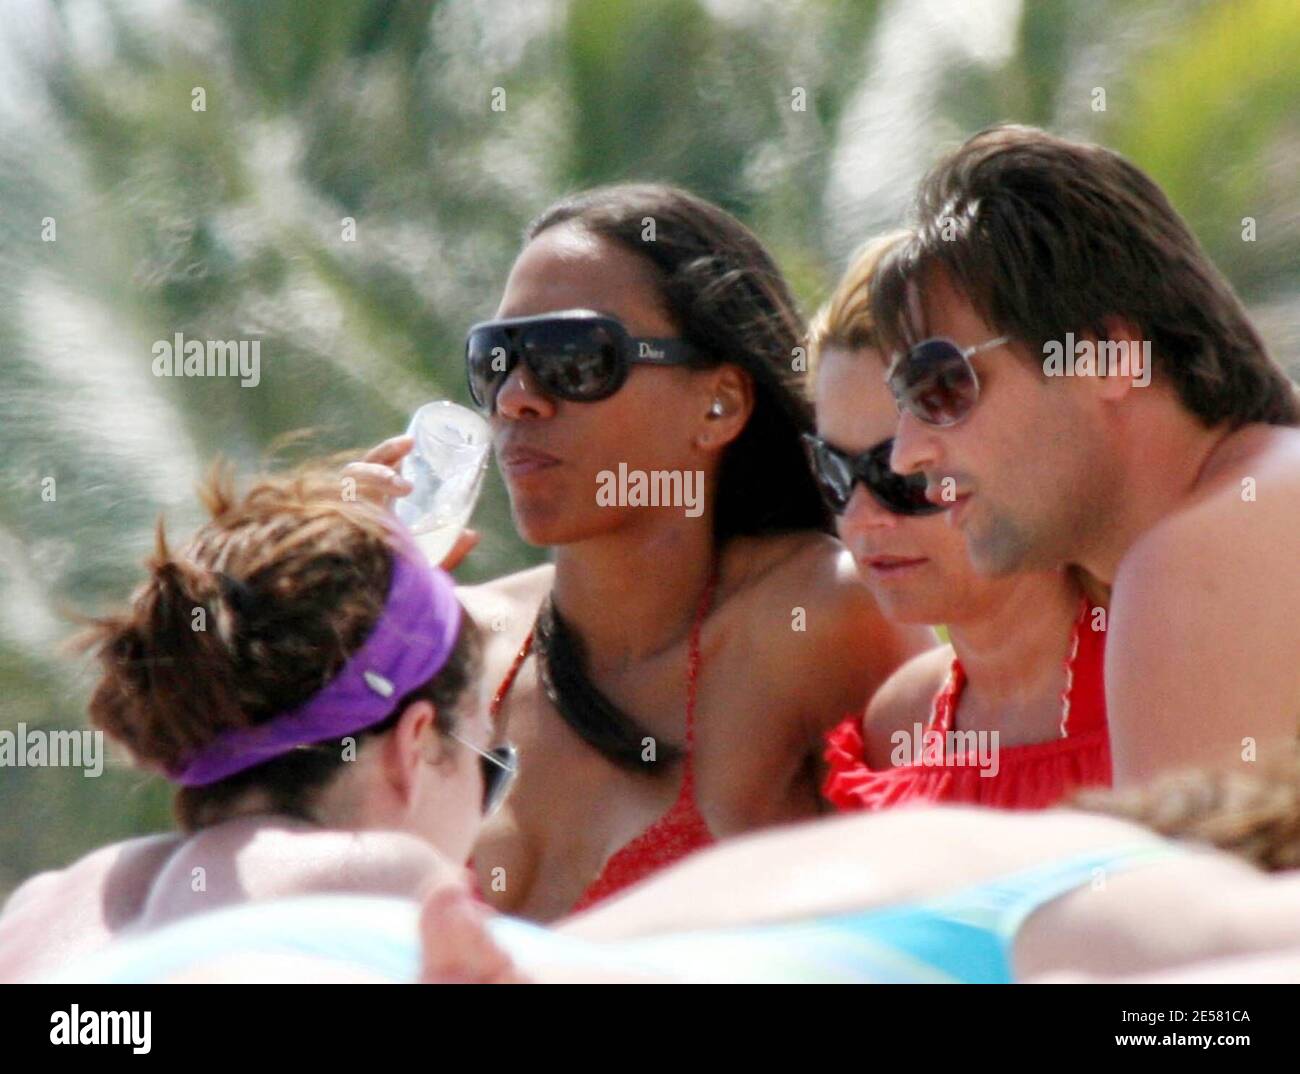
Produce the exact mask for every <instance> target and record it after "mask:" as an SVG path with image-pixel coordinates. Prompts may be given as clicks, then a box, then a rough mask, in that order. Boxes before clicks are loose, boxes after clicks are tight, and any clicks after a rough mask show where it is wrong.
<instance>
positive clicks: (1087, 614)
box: [805, 234, 1111, 809]
mask: <svg viewBox="0 0 1300 1074" xmlns="http://www.w3.org/2000/svg"><path fill="white" fill-rule="evenodd" d="M903 237H904V236H903V235H902V234H894V235H887V236H884V237H882V238H880V239H878V240H876V241H875V242H873V243H872V244H870V245H869V246H868V247H866V248H865V250H864V251H863V252H862V253H861V254H860V255H859V256H858V258H857V259H856V260H855V262H854V264H853V265H852V267H851V268H850V269H849V271H848V273H847V275H846V276H845V278H844V280H843V281H842V282H841V284H840V285H839V287H838V289H837V290H836V292H835V294H834V296H833V297H832V298H831V299H830V301H829V302H828V303H827V305H826V306H825V307H824V308H823V309H822V310H821V311H820V312H819V313H818V315H817V317H816V318H815V319H814V322H813V324H812V326H811V329H810V337H809V354H810V370H811V373H810V377H811V383H812V387H813V393H814V397H815V404H816V415H817V433H816V435H810V436H807V437H806V438H805V446H806V450H807V453H808V458H809V462H810V464H811V467H812V470H813V473H814V474H815V475H816V476H817V479H818V483H819V485H820V486H821V488H822V491H823V494H824V495H825V497H826V500H827V502H828V504H829V505H830V507H831V510H832V511H833V512H834V513H835V514H836V516H837V519H838V528H839V534H840V538H841V539H842V540H843V541H844V543H845V545H846V546H847V547H848V549H849V550H850V552H852V554H853V556H854V559H855V560H856V561H857V563H858V566H859V569H860V570H861V572H862V575H863V577H864V579H865V580H866V582H867V585H868V586H869V587H870V588H871V591H872V592H873V593H874V594H875V595H876V599H877V601H878V602H879V604H880V607H881V608H882V609H883V610H884V612H885V614H886V615H888V616H890V617H891V618H894V619H897V620H898V621H899V622H904V623H942V624H946V626H947V630H948V636H949V639H950V642H951V644H950V645H945V646H943V647H941V648H938V649H935V650H933V651H931V652H928V653H925V654H923V655H921V656H919V657H917V658H915V659H914V660H912V661H911V662H910V663H908V664H907V665H906V666H905V667H903V668H901V669H900V670H899V671H898V672H897V673H896V674H895V675H894V676H893V677H892V678H891V679H890V680H889V681H888V682H887V683H886V684H885V685H884V686H882V687H881V689H880V690H879V691H878V692H877V693H876V694H875V696H874V697H872V698H871V699H870V702H869V704H868V706H867V708H866V712H865V716H864V715H863V713H862V711H861V710H859V711H857V712H856V713H854V714H852V715H850V717H849V718H847V719H846V720H845V721H844V722H843V723H841V724H840V726H839V727H837V728H835V730H834V731H832V732H831V734H830V735H829V736H828V739H827V745H828V749H827V761H828V762H829V764H830V766H831V772H830V775H829V777H828V779H827V781H826V783H825V787H824V791H825V793H826V795H827V797H828V798H829V799H830V800H831V801H832V802H833V803H835V804H836V805H837V806H839V807H841V808H844V809H881V808H887V807H889V806H893V805H897V804H900V803H903V802H911V801H948V802H969V803H974V804H983V805H991V806H1004V807H1012V808H1026V807H1042V806H1048V805H1051V804H1053V803H1054V802H1056V801H1058V800H1060V799H1061V798H1062V797H1063V796H1065V795H1066V794H1067V793H1069V792H1070V791H1071V790H1073V789H1075V788H1077V787H1080V786H1085V785H1109V783H1110V778H1111V775H1110V749H1109V738H1108V734H1107V729H1106V713H1105V701H1104V688H1103V679H1102V659H1103V652H1104V648H1105V632H1104V630H1105V610H1104V608H1103V607H1102V606H1100V605H1099V604H1097V603H1095V602H1094V601H1093V600H1091V599H1090V598H1089V597H1088V596H1086V595H1085V594H1084V593H1083V591H1082V590H1081V588H1080V587H1079V585H1078V584H1076V580H1075V576H1073V575H1072V574H1068V573H1065V572H1058V571H1051V572H1033V573H1023V574H1016V575H1011V576H1008V577H1002V578H989V577H984V576H981V575H979V574H977V573H976V572H975V570H974V568H973V567H972V566H971V564H970V561H969V559H968V557H967V554H966V548H965V542H964V540H963V538H962V535H961V533H960V531H959V530H957V529H956V528H954V527H953V526H951V525H950V523H949V519H948V516H947V509H946V505H945V502H944V493H945V490H943V489H937V490H933V493H934V499H933V501H932V500H931V499H928V498H927V490H926V483H925V479H924V477H902V476H900V475H898V474H896V473H894V472H893V471H892V470H891V469H890V466H889V459H890V450H891V446H892V439H891V438H892V436H893V432H894V428H895V426H896V425H897V422H898V410H897V406H896V401H895V398H894V395H893V394H892V393H891V387H894V388H896V389H897V388H898V385H896V384H894V381H896V380H897V374H895V375H894V377H893V379H892V380H891V382H890V383H887V382H886V373H887V369H886V362H885V358H884V355H883V354H882V353H881V351H880V350H879V349H878V342H877V339H876V337H875V335H874V332H873V325H872V319H871V314H870V309H869V302H868V300H869V295H870V291H871V281H872V276H873V274H874V272H875V269H876V266H877V264H878V263H879V261H880V259H881V258H882V257H883V256H884V255H885V254H886V253H887V252H888V251H889V250H890V249H891V248H892V247H893V246H894V245H895V243H897V242H899V241H901V239H902V238H903ZM946 346H951V345H950V344H946V343H945V341H942V340H931V341H926V342H923V343H921V344H919V345H918V347H917V348H915V349H914V350H916V351H918V352H920V353H921V356H922V357H921V359H920V361H921V362H922V364H924V363H925V362H928V361H931V360H933V361H934V362H935V363H938V362H939V358H940V353H941V352H944V351H945V347H946ZM969 358H970V355H966V356H964V357H963V358H962V360H963V361H969ZM909 368H915V367H914V366H912V367H909ZM932 368H934V369H935V370H937V371H938V372H937V373H936V377H935V379H934V381H933V382H931V383H928V384H925V385H921V384H919V383H916V384H912V389H914V390H915V391H916V392H917V393H918V395H923V396H924V397H925V398H926V399H927V400H928V405H931V406H932V407H934V408H938V409H942V408H943V407H944V406H945V405H947V404H946V403H945V400H947V399H948V395H949V390H950V389H952V388H954V386H955V385H956V384H957V381H955V380H952V381H950V380H949V379H948V378H946V377H945V376H943V375H940V374H941V373H942V370H943V369H946V368H948V367H947V366H943V365H938V364H936V365H934V366H932ZM909 390H911V389H909ZM958 499H959V498H958Z"/></svg>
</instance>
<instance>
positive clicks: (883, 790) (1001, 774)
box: [822, 598, 1111, 810]
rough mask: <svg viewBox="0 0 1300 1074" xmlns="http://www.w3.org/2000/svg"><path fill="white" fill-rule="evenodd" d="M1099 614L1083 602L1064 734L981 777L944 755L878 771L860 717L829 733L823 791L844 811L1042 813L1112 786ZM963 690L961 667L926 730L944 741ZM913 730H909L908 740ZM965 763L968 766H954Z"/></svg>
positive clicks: (970, 759)
mask: <svg viewBox="0 0 1300 1074" xmlns="http://www.w3.org/2000/svg"><path fill="white" fill-rule="evenodd" d="M1096 610H1097V609H1096V608H1095V607H1094V606H1093V605H1092V602H1091V601H1089V600H1087V599H1086V598H1085V599H1084V600H1083V601H1082V607H1081V609H1080V612H1079V618H1078V619H1077V620H1076V621H1075V624H1074V637H1073V642H1072V644H1071V647H1070V648H1071V651H1070V655H1069V657H1068V658H1067V660H1066V664H1065V670H1066V677H1065V682H1066V685H1065V689H1064V690H1063V691H1062V694H1061V707H1062V711H1061V727H1060V730H1061V737H1060V738H1057V739H1053V740H1051V741H1049V742H1035V743H1030V744H1027V745H1023V746H1008V747H1006V748H1003V749H999V750H998V752H997V759H998V771H997V774H996V775H994V776H984V775H981V769H980V768H979V766H978V765H977V763H976V761H977V758H976V757H975V756H974V755H973V754H972V755H970V756H967V757H952V756H947V757H945V758H944V763H943V764H903V765H899V766H897V767H894V768H887V769H884V770H880V771H877V770H875V769H871V768H868V767H867V764H866V761H865V749H864V743H863V740H862V715H861V713H855V714H853V715H850V716H848V717H847V718H846V719H845V720H844V721H843V722H842V723H841V724H840V725H839V726H838V727H836V728H834V729H833V730H832V731H830V732H829V733H828V734H827V736H826V762H827V764H828V765H830V774H829V775H828V776H827V777H826V782H825V783H824V784H823V786H822V793H823V794H824V795H825V796H826V798H827V799H828V800H829V801H830V802H831V803H832V804H833V805H835V806H837V807H838V808H840V809H844V810H859V809H862V810H878V809H889V808H891V807H892V806H896V805H902V804H903V803H905V802H962V803H967V804H971V805H983V806H995V807H998V808H1002V809H1043V808H1046V807H1047V806H1051V805H1055V804H1056V803H1057V802H1059V801H1060V800H1061V799H1062V798H1064V797H1065V796H1066V795H1067V794H1069V793H1070V792H1071V791H1074V790H1076V789H1078V788H1080V787H1088V786H1102V787H1109V786H1110V784H1111V769H1110V735H1109V733H1108V731H1107V728H1106V693H1105V681H1104V677H1103V672H1104V656H1105V650H1106V634H1105V631H1098V630H1093V629H1092V624H1093V622H1094V621H1095V620H1093V614H1094V612H1095V611H1096ZM965 685H966V673H965V671H964V669H963V668H962V666H961V662H960V661H958V660H956V659H954V660H953V662H952V672H951V674H950V675H949V676H948V681H947V683H946V684H945V685H944V687H943V689H942V690H940V691H939V693H938V694H937V695H936V696H935V699H934V704H933V706H932V708H931V713H930V722H929V725H928V727H927V728H926V730H927V731H937V732H939V733H940V734H942V735H943V736H944V739H943V741H944V742H945V743H946V742H947V733H948V732H949V731H952V730H954V728H955V716H956V712H957V705H958V703H959V702H960V700H961V694H962V689H963V688H964V687H965ZM910 737H912V736H911V732H910V730H909V738H910ZM960 761H965V762H966V763H965V764H960V763H955V762H960Z"/></svg>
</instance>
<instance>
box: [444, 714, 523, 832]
mask: <svg viewBox="0 0 1300 1074" xmlns="http://www.w3.org/2000/svg"><path fill="white" fill-rule="evenodd" d="M447 734H448V735H449V737H451V738H454V739H455V740H456V741H457V742H459V743H460V744H461V745H462V746H468V747H469V748H470V749H472V750H473V751H474V752H475V753H477V754H478V757H479V764H480V765H481V766H482V768H483V816H485V817H490V816H491V815H492V814H493V813H495V812H496V811H497V807H498V806H499V805H500V804H501V803H502V801H504V800H505V796H506V792H507V791H508V790H510V785H511V784H512V783H513V782H514V781H515V776H516V775H518V774H519V754H518V752H517V751H516V750H515V748H514V746H493V747H492V748H491V749H489V750H481V749H479V748H478V747H477V746H476V745H474V743H472V742H468V741H466V740H465V739H463V738H461V736H460V735H458V734H456V732H455V731H449V732H447Z"/></svg>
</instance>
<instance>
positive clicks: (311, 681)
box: [0, 470, 515, 978]
mask: <svg viewBox="0 0 1300 1074" xmlns="http://www.w3.org/2000/svg"><path fill="white" fill-rule="evenodd" d="M201 495H202V496H203V498H204V501H205V504H206V505H207V507H208V509H209V512H210V514H211V516H212V521H210V522H209V523H208V524H207V525H206V526H204V527H203V528H202V529H201V530H200V531H199V532H198V534H197V535H196V536H195V537H194V538H193V540H192V541H190V542H189V544H188V546H187V547H186V548H185V549H184V550H183V551H182V552H181V553H179V554H177V555H173V554H172V553H171V552H170V551H169V550H168V547H167V543H166V540H165V538H164V536H163V530H162V524H161V522H160V523H159V528H158V538H157V548H156V551H155V553H154V555H153V558H152V560H151V561H150V563H149V564H148V567H149V575H148V577H147V579H146V580H145V582H144V583H143V584H142V585H141V586H140V587H139V588H138V589H137V590H136V592H135V594H134V595H133V597H132V599H131V602H130V603H129V605H127V606H126V607H124V608H123V609H121V610H120V611H118V612H115V613H114V614H111V615H107V616H105V617H103V618H100V619H92V620H88V621H87V622H88V624H89V625H88V627H87V630H86V632H85V633H84V634H83V635H82V639H81V640H82V643H83V644H84V645H85V646H86V647H88V648H93V649H94V650H95V651H96V654H97V656H98V658H99V661H100V664H101V669H102V670H101V676H100V679H99V682H98V684H97V686H96V688H95V691H94V694H93V697H92V699H91V703H90V719H91V722H92V723H93V724H94V725H95V726H96V727H98V728H100V729H102V730H103V731H104V732H105V733H106V734H107V735H108V736H109V737H110V738H112V739H113V740H114V741H116V742H118V743H119V744H121V745H122V746H123V747H125V748H126V749H127V750H128V751H129V752H130V754H131V755H132V758H133V760H134V761H135V763H136V764H138V765H139V766H140V767H142V768H146V769H151V770H154V771H158V772H160V773H162V774H163V775H164V776H165V777H166V778H167V779H168V780H169V781H170V782H171V783H172V784H173V785H174V786H175V787H176V797H175V803H174V808H175V813H176V817H177V820H178V822H179V827H180V829H181V831H180V833H179V834H175V835H166V836H155V837H151V838H146V839H137V840H133V841H130V842H127V843H122V844H118V845H115V846H110V847H105V848H102V849H101V850H98V851H96V852H94V853H92V854H90V855H88V856H87V857H86V858H84V859H82V860H81V861H80V862H78V863H76V864H74V865H72V866H71V867H69V868H68V869H65V870H63V871H62V872H60V873H54V874H46V875H43V876H41V877H37V878H36V879H35V880H33V881H30V882H29V883H28V884H27V885H25V886H24V888H23V889H20V891H19V892H18V893H17V894H16V895H15V896H14V898H13V900H11V903H10V905H9V907H8V908H7V909H8V911H10V912H7V913H6V915H5V918H4V919H0V949H3V951H4V957H3V959H2V960H0V976H5V977H10V978H12V977H19V976H29V975H36V974H39V973H40V972H42V970H43V969H46V968H49V967H52V966H54V965H57V964H58V963H59V962H61V961H62V960H64V959H66V958H67V957H69V956H70V955H72V954H76V953H78V952H84V951H88V950H91V949H93V948H95V947H98V946H100V945H102V944H103V943H106V942H107V941H108V940H110V939H111V938H112V937H113V936H114V935H115V934H116V933H118V932H120V931H123V930H126V929H128V928H131V929H136V930H139V929H149V928H153V927H155V926H159V925H162V924H165V923H168V922H170V921H173V920H174V919H177V918H182V917H188V916H190V915H193V914H197V913H200V912H204V911H209V910H213V909H216V908H219V907H223V906H228V905H230V904H234V903H243V902H253V901H260V900H264V899H270V898H279V897H283V896H286V895H300V894H308V893H322V892H353V893H359V894H367V895H391V896H400V897H404V898H418V897H420V895H421V894H422V893H424V892H426V891H428V890H429V889H430V888H431V887H433V886H436V885H439V884H445V883H450V884H459V883H461V882H462V880H463V877H462V871H463V869H464V865H465V862H466V860H467V859H468V857H469V853H470V849H471V847H472V846H473V843H474V840H475V838H476V836H477V835H478V831H479V827H480V825H481V823H482V818H483V816H484V815H485V814H486V813H488V812H490V811H491V810H492V808H493V807H494V805H495V804H496V803H497V802H499V801H500V799H501V797H502V795H503V793H504V791H505V789H506V787H507V785H508V783H509V780H510V778H511V777H512V776H513V773H514V769H515V761H514V755H513V750H512V749H511V748H510V747H508V746H504V745H499V744H498V745H494V744H493V743H492V741H491V739H492V733H493V732H492V727H491V724H490V723H489V721H488V718H487V713H486V710H485V706H484V705H483V703H482V698H481V696H480V688H479V687H480V679H479V676H478V665H479V646H480V643H479V638H478V632H477V630H476V629H475V627H474V625H473V623H472V621H471V620H470V619H469V617H468V616H465V615H464V614H463V613H462V610H461V606H460V603H459V602H458V600H457V598H456V595H455V591H454V587H453V585H452V582H451V580H450V578H449V577H448V576H447V575H446V574H445V573H444V572H442V571H441V570H437V569H435V568H433V567H431V566H430V565H429V564H428V562H427V560H426V559H425V558H424V557H423V555H422V554H421V553H420V552H419V550H418V549H417V548H416V547H415V546H414V545H413V544H412V543H411V542H410V539H409V538H408V537H406V536H404V532H405V531H404V530H402V528H401V527H400V526H397V525H395V524H394V523H393V522H392V521H391V520H390V518H389V516H388V515H387V514H385V513H384V512H383V511H381V510H378V509H377V508H375V507H374V506H372V505H370V504H366V503H346V502H342V501H341V500H340V499H339V494H338V477H337V474H336V473H335V472H334V471H332V470H328V471H327V470H320V471H317V472H313V471H311V470H305V471H303V472H300V473H297V474H291V475H282V476H277V477H267V478H264V479H262V480H260V481H259V482H258V483H257V484H255V485H254V487H253V488H251V489H250V491H249V492H248V493H247V494H246V495H245V496H244V497H243V498H237V497H236V496H235V494H234V492H233V489H232V487H231V485H230V481H229V478H228V476H226V475H224V474H222V473H221V472H220V471H217V470H214V472H213V473H212V475H210V477H209V478H208V481H207V483H206V485H205V486H204V488H203V489H202V490H201ZM20 907H21V909H22V913H21V914H18V913H17V912H16V911H17V910H18V909H19V908H20ZM4 926H7V927H4ZM51 937H57V938H58V942H57V943H54V942H51V939H50V938H51Z"/></svg>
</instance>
